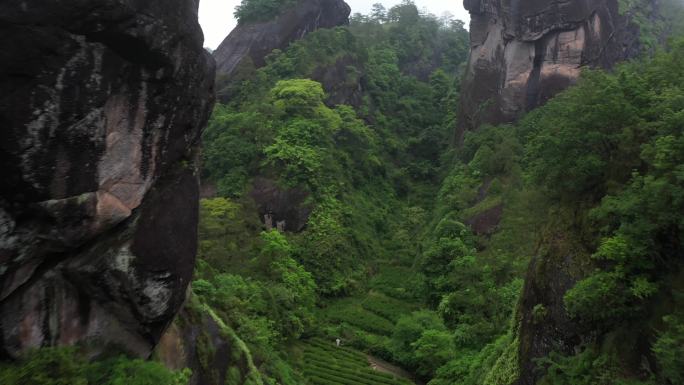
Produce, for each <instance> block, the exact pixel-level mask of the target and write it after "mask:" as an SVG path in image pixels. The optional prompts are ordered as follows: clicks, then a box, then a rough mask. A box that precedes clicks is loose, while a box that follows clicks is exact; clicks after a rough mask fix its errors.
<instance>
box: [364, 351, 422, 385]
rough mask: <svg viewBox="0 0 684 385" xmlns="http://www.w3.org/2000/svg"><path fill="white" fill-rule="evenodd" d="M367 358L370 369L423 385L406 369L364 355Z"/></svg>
mask: <svg viewBox="0 0 684 385" xmlns="http://www.w3.org/2000/svg"><path fill="white" fill-rule="evenodd" d="M366 357H367V358H368V364H369V365H370V367H371V369H373V370H377V371H378V372H382V373H388V374H391V375H393V376H395V377H399V378H403V379H406V380H409V381H411V382H412V383H414V384H416V385H425V383H423V382H422V381H419V380H417V379H416V378H415V377H414V376H413V374H411V373H409V372H407V371H406V370H404V369H402V368H400V367H398V366H396V365H392V364H390V363H389V362H387V361H383V360H381V359H379V358H377V357H373V356H369V355H366Z"/></svg>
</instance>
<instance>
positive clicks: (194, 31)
mask: <svg viewBox="0 0 684 385" xmlns="http://www.w3.org/2000/svg"><path fill="white" fill-rule="evenodd" d="M197 7H198V2H197V0H168V1H165V2H154V1H147V0H70V1H66V0H43V1H37V0H33V1H31V0H30V1H26V0H23V1H20V0H7V1H3V2H2V3H0V47H2V49H0V52H2V53H1V54H0V55H2V58H1V60H0V130H2V136H3V140H2V141H1V142H0V161H1V162H2V164H3V168H2V170H0V178H1V179H2V180H3V183H2V184H1V185H0V356H2V357H5V358H7V357H16V356H17V355H18V354H20V353H21V352H22V351H25V350H26V349H30V348H36V347H40V346H53V345H71V344H75V343H80V344H82V345H84V346H87V347H89V349H90V352H91V353H92V355H97V354H98V353H100V352H102V351H104V350H105V349H110V348H116V349H119V350H123V351H125V352H128V353H131V354H134V355H137V356H140V357H146V356H148V355H149V354H150V352H151V351H152V349H153V347H154V346H155V344H156V342H157V341H158V339H159V338H160V336H161V334H162V333H163V331H164V330H165V329H166V327H167V326H168V324H169V323H170V322H171V321H172V320H173V318H174V316H175V314H176V313H177V311H178V310H179V308H180V307H181V305H182V303H183V301H184V299H185V291H186V287H187V285H188V283H189V282H190V280H191V276H192V271H193V268H194V261H195V253H196V243H197V236H196V232H197V230H196V226H197V216H198V214H197V213H198V170H197V168H198V167H197V159H198V158H197V150H198V145H199V140H200V133H201V130H202V128H203V127H204V125H205V123H206V121H207V119H208V115H209V113H210V111H211V108H212V105H213V98H214V97H213V93H214V92H213V84H214V62H213V59H212V58H211V56H210V55H209V54H208V53H206V52H205V51H204V49H203V48H202V44H203V35H202V31H201V29H200V26H199V24H198V23H197Z"/></svg>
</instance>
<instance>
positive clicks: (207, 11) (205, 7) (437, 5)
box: [199, 0, 470, 49]
mask: <svg viewBox="0 0 684 385" xmlns="http://www.w3.org/2000/svg"><path fill="white" fill-rule="evenodd" d="M346 2H347V4H349V6H351V8H352V14H353V13H354V12H360V13H363V14H368V13H370V9H371V5H372V4H373V3H382V4H383V5H384V6H385V7H386V8H390V7H392V6H393V5H396V4H399V3H400V2H401V0H346ZM414 2H415V3H416V5H417V6H418V8H422V9H427V11H428V12H430V13H434V14H435V15H437V16H441V15H442V14H443V13H444V12H450V13H451V14H453V15H454V17H455V18H456V19H461V20H463V21H465V22H466V27H467V26H468V21H469V20H470V18H469V16H468V11H466V10H465V9H463V2H462V1H460V0H414ZM238 4H240V0H200V8H199V22H200V24H201V25H202V29H203V30H204V46H205V47H209V48H211V49H215V48H216V47H218V45H219V44H221V42H222V41H223V39H225V37H226V36H228V34H229V33H230V31H231V30H232V29H233V28H234V27H235V24H236V21H235V19H234V18H233V11H234V10H235V6H236V5H238Z"/></svg>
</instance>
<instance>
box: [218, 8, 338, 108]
mask: <svg viewBox="0 0 684 385" xmlns="http://www.w3.org/2000/svg"><path fill="white" fill-rule="evenodd" d="M350 12H351V8H350V7H349V5H347V3H345V2H344V1H343V0H301V1H300V2H299V4H297V6H295V7H292V8H290V9H288V10H287V11H285V12H284V13H282V14H281V15H279V16H278V17H276V18H275V19H273V20H269V21H264V22H253V23H244V24H239V25H238V26H237V27H236V28H235V29H234V30H233V31H232V32H231V33H230V35H228V37H226V39H225V40H224V41H223V42H222V43H221V45H219V47H218V48H217V49H216V51H214V58H215V59H216V72H217V76H218V79H219V85H218V88H219V93H218V95H219V98H221V99H222V100H226V99H228V98H230V92H220V91H221V88H223V86H224V85H227V84H228V83H229V82H230V81H231V80H233V79H236V78H238V79H239V78H243V77H249V76H250V74H251V71H253V70H254V69H256V68H260V67H262V66H264V64H266V56H268V54H270V53H271V52H272V51H273V50H274V49H281V50H282V49H285V48H286V47H287V46H288V45H289V44H290V43H291V42H293V41H295V40H298V39H301V38H302V37H304V36H305V35H306V34H308V33H310V32H313V31H315V30H317V29H319V28H332V27H336V26H340V25H346V24H348V23H349V13H350Z"/></svg>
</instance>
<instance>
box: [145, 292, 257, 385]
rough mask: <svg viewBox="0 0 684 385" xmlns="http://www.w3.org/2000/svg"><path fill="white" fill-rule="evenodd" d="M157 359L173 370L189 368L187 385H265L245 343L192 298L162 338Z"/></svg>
mask: <svg viewBox="0 0 684 385" xmlns="http://www.w3.org/2000/svg"><path fill="white" fill-rule="evenodd" d="M155 357H157V358H158V359H159V360H160V361H161V362H162V363H164V365H165V366H166V367H168V368H170V369H173V370H180V369H184V368H190V369H191V370H192V376H191V377H190V382H189V383H188V385H224V384H235V385H240V384H261V383H263V382H264V381H262V375H261V373H260V372H259V370H258V369H257V367H256V366H255V363H254V362H253V361H252V356H251V354H250V352H249V349H248V348H247V346H246V345H245V343H244V342H243V341H242V340H241V339H240V338H239V337H238V336H237V335H236V334H235V332H234V331H233V330H232V329H231V328H230V327H228V326H227V325H225V324H224V323H223V321H221V319H220V318H219V317H218V316H217V315H216V314H214V313H213V312H212V311H211V310H209V309H208V308H207V307H205V306H203V305H201V304H200V303H199V302H198V300H197V299H196V298H193V297H191V298H190V299H189V301H188V304H187V306H185V307H184V308H183V310H181V312H180V313H179V314H178V317H177V318H176V320H175V322H174V323H173V324H172V325H171V327H169V329H168V330H167V332H166V333H165V334H164V335H163V336H162V338H161V340H160V341H159V345H158V346H157V348H156V350H155Z"/></svg>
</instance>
